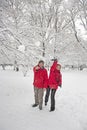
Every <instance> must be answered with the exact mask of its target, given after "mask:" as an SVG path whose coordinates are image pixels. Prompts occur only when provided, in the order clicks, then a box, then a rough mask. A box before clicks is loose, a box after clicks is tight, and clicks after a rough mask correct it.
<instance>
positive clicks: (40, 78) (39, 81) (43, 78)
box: [33, 67, 48, 88]
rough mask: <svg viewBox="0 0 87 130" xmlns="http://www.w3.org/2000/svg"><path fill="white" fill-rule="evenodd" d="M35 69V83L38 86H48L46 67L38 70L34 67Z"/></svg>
mask: <svg viewBox="0 0 87 130" xmlns="http://www.w3.org/2000/svg"><path fill="white" fill-rule="evenodd" d="M33 71H34V82H33V85H34V86H35V87H37V88H47V86H48V74H47V70H46V69H45V68H40V69H38V70H36V69H35V67H34V68H33Z"/></svg>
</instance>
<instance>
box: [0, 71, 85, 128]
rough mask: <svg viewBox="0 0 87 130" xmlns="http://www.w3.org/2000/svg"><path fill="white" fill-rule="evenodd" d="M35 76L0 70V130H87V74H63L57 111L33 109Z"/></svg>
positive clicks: (58, 93) (57, 96)
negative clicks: (24, 75)
mask: <svg viewBox="0 0 87 130" xmlns="http://www.w3.org/2000/svg"><path fill="white" fill-rule="evenodd" d="M32 82H33V73H32V71H29V73H28V75H27V77H23V74H22V73H21V72H13V71H12V70H6V71H3V70H0V130H87V72H86V71H82V72H79V71H65V72H63V85H62V88H59V90H58V91H57V92H56V110H55V111H54V112H49V108H50V101H49V103H48V106H46V107H45V106H44V105H43V110H42V111H40V110H39V109H38V108H32V104H33V103H34V96H33V94H34V93H33V85H32Z"/></svg>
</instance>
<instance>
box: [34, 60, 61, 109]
mask: <svg viewBox="0 0 87 130" xmlns="http://www.w3.org/2000/svg"><path fill="white" fill-rule="evenodd" d="M53 60H54V61H53V64H52V66H51V68H50V74H49V78H48V73H47V70H46V69H45V68H44V61H43V60H40V61H39V63H38V65H36V66H35V67H34V68H33V71H34V82H33V85H34V95H35V104H33V105H32V107H37V106H39V109H40V110H42V105H43V95H44V91H45V89H46V95H45V105H47V102H48V99H49V95H50V91H51V107H50V111H54V110H55V93H56V90H57V89H58V87H61V86H62V75H61V72H60V70H61V65H60V64H58V61H57V59H53Z"/></svg>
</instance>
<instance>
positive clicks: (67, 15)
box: [0, 0, 87, 130]
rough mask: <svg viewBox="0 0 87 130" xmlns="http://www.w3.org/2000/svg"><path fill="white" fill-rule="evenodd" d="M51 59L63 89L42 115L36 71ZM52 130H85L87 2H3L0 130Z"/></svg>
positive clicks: (0, 3) (0, 17)
mask: <svg viewBox="0 0 87 130" xmlns="http://www.w3.org/2000/svg"><path fill="white" fill-rule="evenodd" d="M53 58H54V59H57V60H58V62H59V63H60V64H61V66H62V70H61V72H62V88H60V87H59V88H58V91H57V92H56V109H55V111H53V112H49V110H50V102H51V100H50V99H49V102H48V105H47V106H45V104H44V102H43V109H42V110H41V111H40V110H39V109H38V107H36V108H33V107H32V104H33V103H34V89H33V88H34V87H33V78H34V73H33V67H34V66H35V65H37V63H38V61H39V60H44V62H45V67H46V69H47V70H48V73H49V70H50V66H51V65H52V59H53ZM45 93H46V91H45ZM45 93H44V96H45ZM54 129H55V130H87V0H0V130H54Z"/></svg>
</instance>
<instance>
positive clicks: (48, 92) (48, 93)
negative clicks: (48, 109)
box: [45, 87, 50, 103]
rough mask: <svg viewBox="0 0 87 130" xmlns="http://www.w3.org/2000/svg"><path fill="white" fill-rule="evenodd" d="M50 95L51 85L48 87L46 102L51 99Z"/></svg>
mask: <svg viewBox="0 0 87 130" xmlns="http://www.w3.org/2000/svg"><path fill="white" fill-rule="evenodd" d="M49 95H50V87H48V88H47V89H46V95H45V103H47V102H48V100H49Z"/></svg>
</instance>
